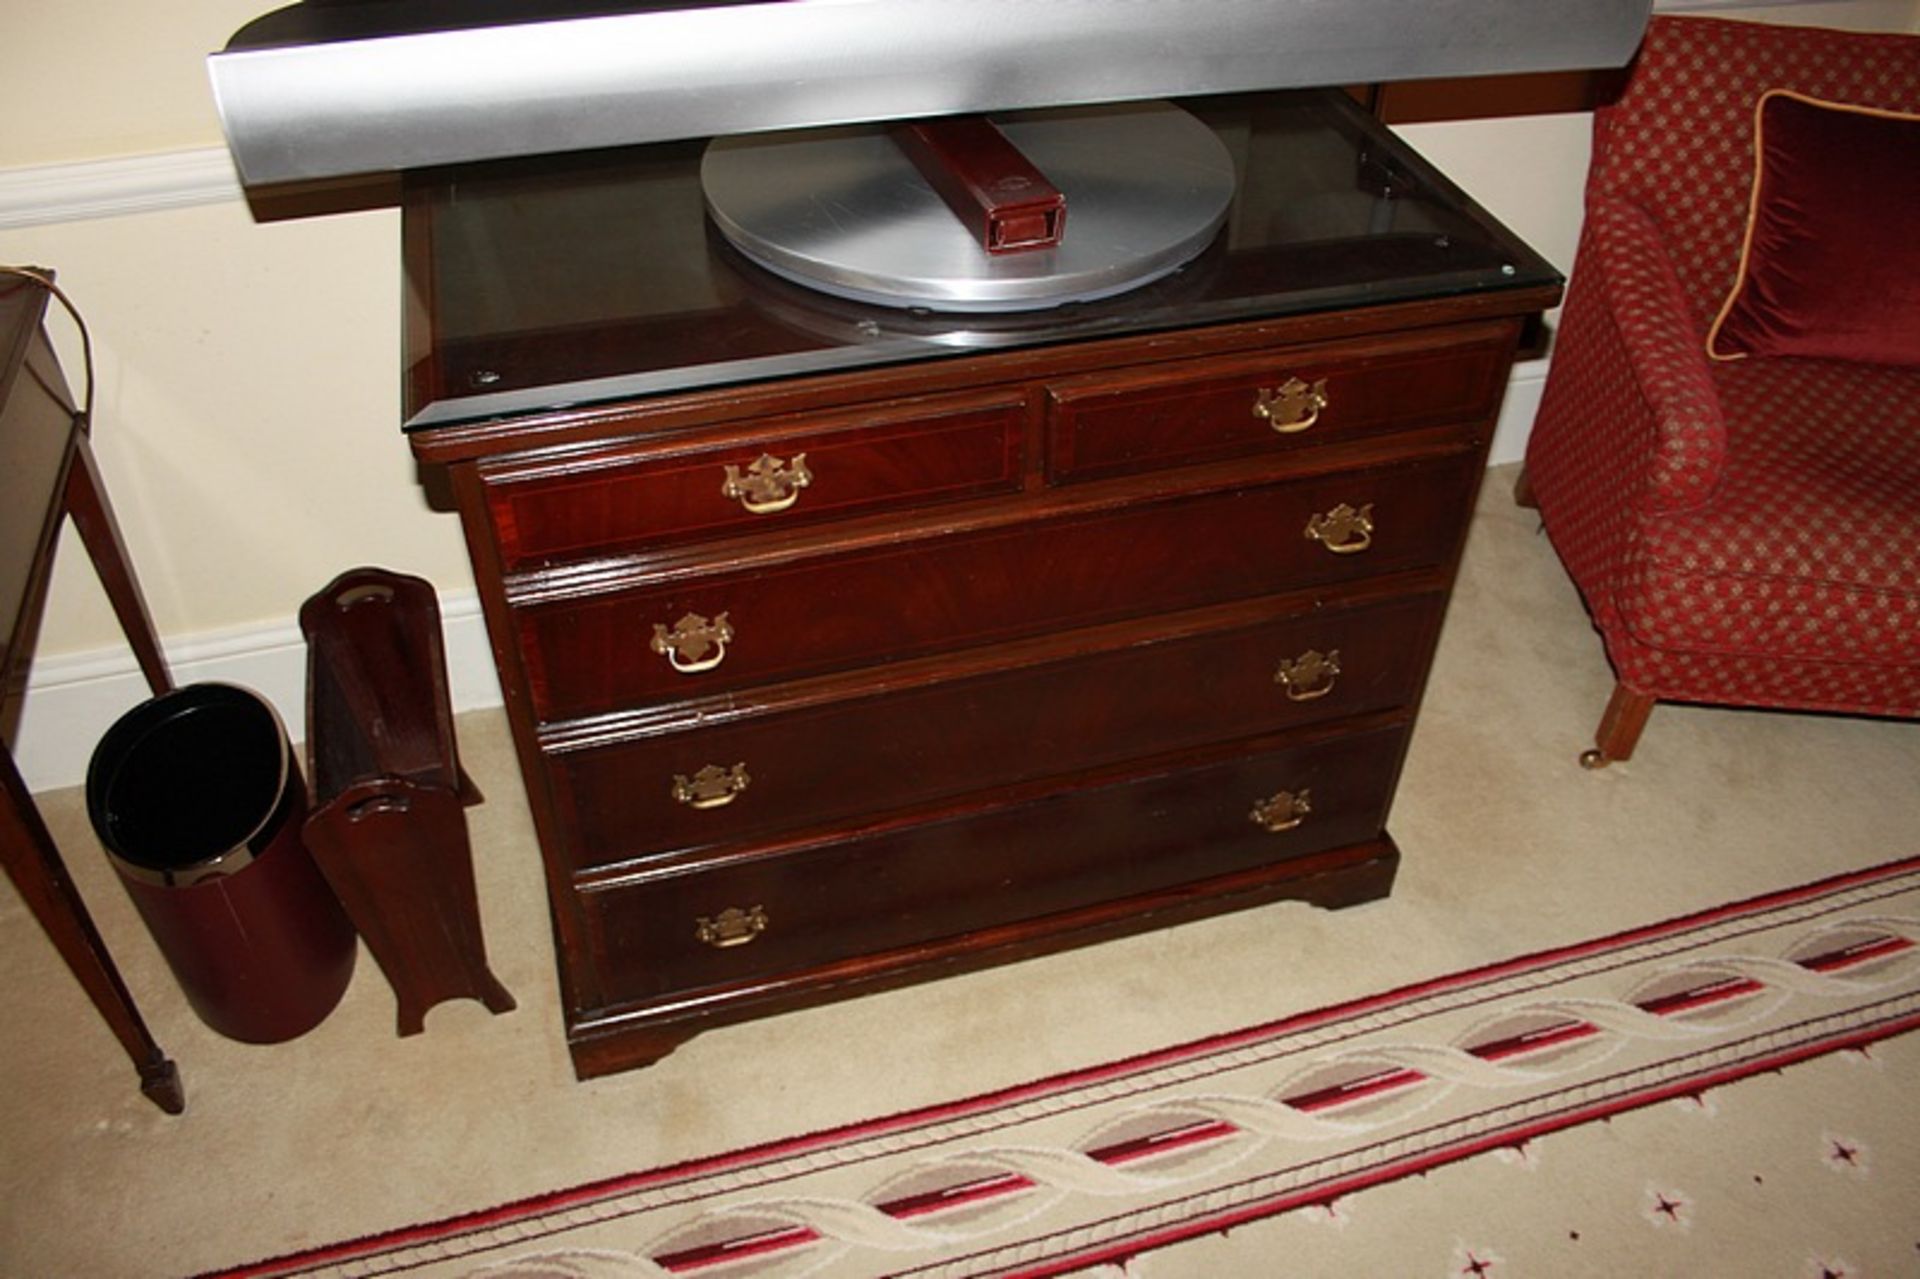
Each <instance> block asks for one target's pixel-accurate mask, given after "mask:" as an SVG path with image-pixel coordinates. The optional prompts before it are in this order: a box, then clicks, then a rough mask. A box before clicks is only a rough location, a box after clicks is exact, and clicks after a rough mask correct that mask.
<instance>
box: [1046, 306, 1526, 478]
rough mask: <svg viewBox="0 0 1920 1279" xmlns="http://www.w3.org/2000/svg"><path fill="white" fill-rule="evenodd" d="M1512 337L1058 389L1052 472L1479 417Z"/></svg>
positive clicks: (1151, 372) (1307, 352) (1257, 362)
mask: <svg viewBox="0 0 1920 1279" xmlns="http://www.w3.org/2000/svg"><path fill="white" fill-rule="evenodd" d="M1514 333H1515V329H1514V328H1513V326H1511V325H1507V324H1481V325H1473V326H1470V327H1466V328H1458V329H1442V330H1437V331H1434V332H1428V333H1413V334H1408V335H1404V336H1400V337H1391V338H1378V339H1373V340H1369V341H1355V342H1337V343H1323V344H1319V345H1313V346H1298V347H1287V348H1282V349H1280V350H1274V351H1264V352H1260V353H1258V354H1255V355H1234V356H1223V357H1219V358H1215V359H1205V360H1193V361H1189V362H1186V363H1181V364H1176V365H1172V366H1162V365H1153V366H1149V367H1146V368H1140V369H1133V370H1128V371H1122V372H1116V373H1099V374H1092V375H1089V376H1086V377H1078V378H1073V379H1071V380H1068V381H1063V382H1057V383H1055V384H1053V385H1052V386H1050V387H1048V388H1047V396H1048V406H1047V474H1048V477H1049V478H1050V479H1051V480H1053V481H1055V482H1071V481H1077V480H1091V479H1101V478H1105V477H1107V476H1114V475H1126V474H1131V473H1134V472H1138V471H1147V470H1154V469H1158V468H1161V467H1168V466H1185V465H1190V464H1193V463H1197V462H1209V461H1216V460H1219V459H1222V458H1229V457H1242V456H1247V455H1254V454H1272V453H1279V452H1283V451H1287V450H1292V449H1298V448H1303V447H1311V446H1314V445H1319V444H1327V443H1333V442H1335V441H1338V440H1343V439H1352V438H1355V437H1358V436H1363V435H1370V434H1376V433H1379V432H1384V431H1398V430H1407V429H1411V428H1414V427H1420V426H1433V425H1439V424H1442V423H1447V422H1467V421H1474V420H1477V419H1481V418H1484V417H1487V416H1488V415H1490V414H1491V413H1492V412H1493V410H1494V408H1495V406H1496V405H1498V404H1499V402H1500V393H1501V390H1502V388H1503V386H1504V384H1505V379H1506V370H1507V363H1508V358H1509V356H1510V354H1511V352H1512V347H1513V341H1514ZM1262 414H1265V416H1263V415H1262Z"/></svg>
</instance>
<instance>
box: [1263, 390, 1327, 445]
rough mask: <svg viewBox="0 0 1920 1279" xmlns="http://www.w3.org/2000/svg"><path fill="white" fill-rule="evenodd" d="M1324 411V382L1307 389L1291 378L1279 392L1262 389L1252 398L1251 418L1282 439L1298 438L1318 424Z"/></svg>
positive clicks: (1325, 401) (1325, 391)
mask: <svg viewBox="0 0 1920 1279" xmlns="http://www.w3.org/2000/svg"><path fill="white" fill-rule="evenodd" d="M1326 407H1327V379H1325V378H1321V379H1320V380H1319V381H1317V382H1315V383H1314V384H1313V385H1312V386H1308V385H1307V384H1306V383H1305V382H1302V381H1301V380H1300V379H1299V378H1297V377H1290V378H1288V379H1287V380H1286V381H1285V382H1283V383H1281V384H1280V386H1279V388H1278V389H1274V390H1269V389H1268V388H1266V387H1264V386H1263V387H1261V388H1260V389H1259V390H1258V391H1257V392H1256V393H1255V395H1254V397H1253V415H1254V416H1255V417H1257V418H1259V419H1260V420H1262V421H1263V422H1265V423H1266V424H1267V425H1268V426H1271V427H1272V428H1273V429H1274V430H1275V431H1277V432H1279V433H1280V434H1281V435H1298V434H1299V433H1300V432H1301V431H1304V430H1306V429H1307V428H1308V427H1310V426H1312V425H1313V424H1314V423H1315V422H1318V421H1319V420H1320V410H1321V409H1324V408H1326Z"/></svg>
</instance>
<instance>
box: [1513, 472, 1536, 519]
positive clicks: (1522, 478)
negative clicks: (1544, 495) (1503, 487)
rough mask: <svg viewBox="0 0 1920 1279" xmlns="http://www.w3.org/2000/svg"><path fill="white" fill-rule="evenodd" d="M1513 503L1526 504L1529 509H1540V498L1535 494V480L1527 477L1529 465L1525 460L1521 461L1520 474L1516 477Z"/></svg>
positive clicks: (1516, 504)
mask: <svg viewBox="0 0 1920 1279" xmlns="http://www.w3.org/2000/svg"><path fill="white" fill-rule="evenodd" d="M1513 504H1514V505H1515V506H1524V507H1526V508H1527V509H1528V510H1529V511H1537V510H1539V509H1540V499H1539V498H1537V497H1535V496H1534V495H1533V481H1532V480H1530V479H1528V478H1527V467H1526V464H1525V463H1524V462H1523V463H1521V466H1520V474H1519V475H1517V476H1515V477H1514V481H1513Z"/></svg>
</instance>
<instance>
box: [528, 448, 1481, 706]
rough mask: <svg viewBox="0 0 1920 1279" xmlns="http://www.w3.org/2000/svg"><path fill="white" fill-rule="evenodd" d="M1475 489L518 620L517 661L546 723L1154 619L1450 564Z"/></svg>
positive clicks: (788, 578) (967, 545)
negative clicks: (520, 657)
mask: <svg viewBox="0 0 1920 1279" xmlns="http://www.w3.org/2000/svg"><path fill="white" fill-rule="evenodd" d="M1475 473H1476V468H1475V459H1474V458H1473V457H1472V456H1470V455H1466V454H1460V455H1456V456H1452V457H1448V458H1443V459H1439V460H1434V461H1427V462H1422V463H1418V464H1413V465H1403V466H1398V467H1392V468H1384V469H1381V470H1376V471H1364V472H1343V473H1338V474H1334V475H1326V476H1319V477H1315V478H1313V479H1310V480H1299V481H1292V482H1283V483H1274V484H1268V485H1263V486H1259V487H1255V488H1248V489H1242V490H1238V491H1235V492H1229V493H1225V494H1208V495H1197V496H1196V495H1188V496H1183V497H1177V498H1171V499H1163V500H1159V501H1155V502H1151V503H1145V504H1142V505H1138V506H1130V507H1125V508H1120V509H1107V510H1103V511H1100V512H1098V513H1096V514H1092V515H1078V516H1074V517H1071V518H1057V519H1052V520H1046V521H1035V522H1032V523H1028V524H1017V525H1003V526H998V527H994V528H990V529H987V530H983V531H977V532H973V533H968V534H955V535H951V536H945V537H942V536H937V535H936V536H929V537H924V538H914V539H904V540H900V541H896V542H888V543H886V544H883V545H878V546H867V547H863V548H861V549H858V550H855V551H848V552H844V553H839V554H835V553H832V552H830V551H829V552H822V553H819V554H810V555H807V556H802V557H800V558H797V559H794V560H790V561H787V562H784V563H777V564H771V565H768V566H766V567H753V568H746V569H741V570H736V571H732V572H721V573H713V574H703V575H689V576H688V577H687V578H686V579H684V580H681V581H677V582H675V583H673V584H671V585H668V586H659V587H652V588H640V589H633V590H629V591H625V592H619V593H612V594H603V595H594V596H587V597H585V598H581V599H571V598H568V599H561V600H555V601H552V602H544V603H530V604H526V605H523V606H522V608H521V609H520V612H519V622H520V628H521V646H522V649H523V651H524V653H525V655H526V659H527V669H528V673H529V677H530V683H531V685H532V688H533V692H534V703H535V707H536V710H537V712H538V714H539V716H540V717H541V718H542V719H543V720H546V721H549V722H551V721H554V720H561V719H569V718H574V717H578V716H585V715H594V714H601V713H605V712H610V711H615V710H619V709H622V708H625V707H631V706H637V705H641V704H645V703H650V702H657V701H663V700H668V699H678V698H686V697H699V696H705V695H708V694H712V693H715V692H720V691H723V690H728V689H737V688H744V687H748V686H751V685H755V684H760V683H765V682H768V681H771V680H775V679H781V678H786V677H790V676H797V675H802V674H813V673H820V672H825V671H831V670H843V669H847V668H849V667H855V666H862V665H869V664H872V663H874V662H880V661H886V660H893V659H898V658H903V657H909V656H914V655H919V654H925V653H930V652H934V651H939V650H948V649H957V648H965V647H971V646H973V645H977V644H988V643H994V642H997V641H1001V640H1007V639H1013V638H1016V637H1020V636H1029V635H1038V634H1045V633H1050V632H1055V631H1060V630H1066V629H1070V628H1073V627H1077V626H1083V625H1090V624H1094V623H1099V622H1109V621H1119V620H1121V619H1123V618H1127V617H1143V616H1145V617H1152V616H1159V615H1162V614H1166V613H1172V612H1177V611H1180V610H1184V609H1190V608H1199V607H1203V606H1206V605H1210V604H1217V603H1224V602H1226V601H1229V600H1234V599H1250V598H1254V597H1257V596H1262V595H1271V594H1275V593H1278V592H1281V591H1285V590H1291V589H1296V588H1300V587H1307V586H1315V585H1320V584H1325V583H1334V582H1342V581H1350V580H1353V579H1356V578H1360V577H1364V576H1367V575H1370V574H1375V573H1387V572H1393V571H1397V570H1403V569H1412V568H1422V567H1426V566H1429V565H1433V564H1438V563H1442V562H1445V561H1446V560H1447V559H1448V558H1449V557H1450V556H1451V555H1452V554H1453V550H1454V546H1455V544H1456V542H1457V541H1458V539H1459V537H1460V534H1461V530H1462V529H1463V527H1464V524H1465V517H1466V506H1467V500H1468V496H1469V494H1470V493H1471V492H1472V488H1473V480H1474V477H1475ZM683 640H684V642H683ZM723 645H724V649H723V648H722V646H723ZM722 652H723V653H724V655H721V654H722ZM716 658H717V660H716Z"/></svg>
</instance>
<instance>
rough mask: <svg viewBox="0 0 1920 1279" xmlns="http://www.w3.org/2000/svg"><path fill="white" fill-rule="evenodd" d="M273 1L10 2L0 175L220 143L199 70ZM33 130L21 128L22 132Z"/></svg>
mask: <svg viewBox="0 0 1920 1279" xmlns="http://www.w3.org/2000/svg"><path fill="white" fill-rule="evenodd" d="M277 7H279V5H278V3H276V0H168V2H167V3H164V4H128V3H127V2H126V0H59V3H57V4H48V3H34V2H33V0H8V3H7V4H6V6H5V10H6V12H5V15H4V16H3V17H0V41H4V44H5V48H6V52H7V60H6V65H7V71H6V74H5V75H4V76H0V119H4V120H6V121H8V122H9V123H8V126H7V128H6V129H5V130H0V169H10V168H19V167H21V166H24V165H34V164H55V163H60V162H64V161H69V160H80V159H90V158H93V157H96V156H109V155H140V154H145V153H148V152H154V151H168V150H172V149H174V148H178V147H199V146H207V145H210V144H212V143H216V142H218V141H220V123H219V120H218V118H217V117H216V116H215V115H214V110H213V95H212V93H211V92H210V91H209V90H208V88H207V74H206V69H205V62H204V59H205V58H206V55H207V54H209V53H212V52H214V51H216V50H218V49H221V48H223V47H224V46H225V45H226V43H227V40H228V38H229V37H230V36H232V35H233V33H234V32H235V31H237V30H239V29H240V28H241V27H242V26H244V25H245V24H246V23H247V22H249V21H251V20H252V19H254V18H257V17H259V16H260V15H261V14H263V13H266V12H268V11H270V10H272V9H274V8H277ZM26 120H31V121H32V122H33V125H32V127H31V128H23V127H21V125H20V123H19V122H20V121H26Z"/></svg>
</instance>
